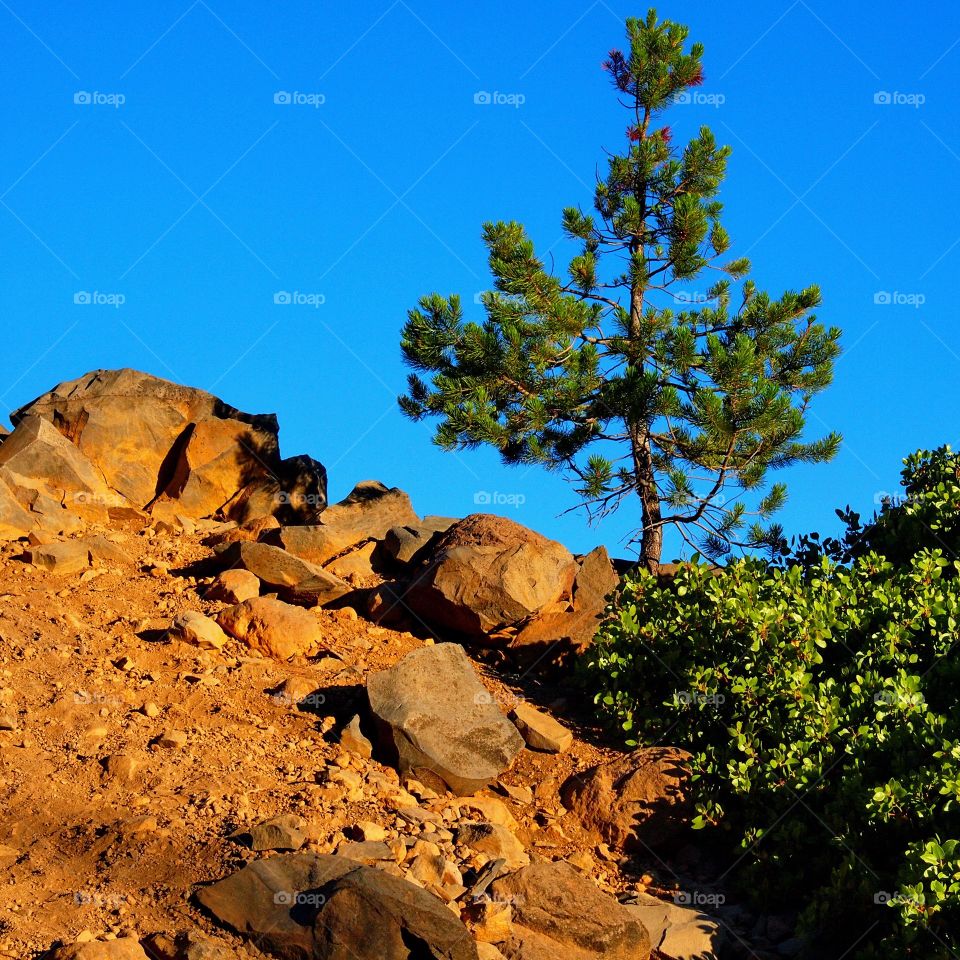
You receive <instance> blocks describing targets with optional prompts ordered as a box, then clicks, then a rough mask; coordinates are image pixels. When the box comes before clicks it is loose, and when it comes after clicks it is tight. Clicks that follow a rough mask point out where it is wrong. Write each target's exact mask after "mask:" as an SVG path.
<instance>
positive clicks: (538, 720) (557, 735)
mask: <svg viewBox="0 0 960 960" xmlns="http://www.w3.org/2000/svg"><path fill="white" fill-rule="evenodd" d="M510 717H511V719H512V720H513V722H514V723H515V724H516V725H517V729H518V730H519V731H520V736H522V737H523V739H524V742H525V743H526V745H527V746H528V747H530V749H531V750H542V751H544V752H545V753H563V752H564V750H568V749H569V748H570V745H571V744H572V743H573V734H572V733H571V732H570V730H568V729H567V728H566V727H565V726H564V725H563V724H562V723H560V722H559V721H558V720H554V719H553V717H551V716H549V715H548V714H546V713H542V712H541V711H540V710H538V709H537V708H536V707H534V706H532V705H531V704H529V703H518V704H517V705H516V706H515V707H514V708H513V710H512V711H511V713H510Z"/></svg>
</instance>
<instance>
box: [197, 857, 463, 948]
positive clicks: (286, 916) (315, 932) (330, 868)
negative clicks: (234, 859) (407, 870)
mask: <svg viewBox="0 0 960 960" xmlns="http://www.w3.org/2000/svg"><path fill="white" fill-rule="evenodd" d="M196 898H197V900H198V901H199V902H200V904H201V905H202V906H203V907H205V908H206V909H207V910H209V911H210V913H212V914H213V915H214V916H215V917H216V918H217V920H219V921H220V922H221V923H223V924H225V925H227V926H228V927H230V928H232V929H233V930H235V931H236V932H237V933H239V934H241V935H242V936H245V937H248V938H249V939H250V940H252V941H253V942H254V943H255V944H256V946H257V948H258V949H259V950H265V951H266V952H268V953H270V954H272V955H273V956H275V957H278V958H280V960H366V958H369V960H420V958H423V960H428V958H433V960H477V948H476V945H475V944H474V942H473V939H472V938H471V936H470V934H469V932H468V931H467V929H466V927H465V926H464V925H463V924H462V923H461V921H460V920H459V919H458V918H457V917H456V916H454V914H453V913H452V912H451V911H450V910H449V909H448V908H447V907H446V906H445V905H444V904H443V902H442V901H441V900H439V899H438V898H437V897H435V896H433V895H432V894H430V893H428V892H427V891H426V890H423V889H422V888H420V887H418V886H416V885H414V884H412V883H410V882H408V881H406V880H402V879H400V878H398V877H394V876H391V875H389V874H387V873H385V872H383V871H381V870H376V869H374V868H372V867H367V866H364V865H362V864H360V863H358V862H357V861H355V860H350V859H348V858H346V857H340V856H329V855H319V854H287V855H282V856H277V857H271V858H270V859H268V860H256V861H254V862H253V863H251V864H249V865H248V866H246V867H244V868H243V869H242V870H240V871H239V872H238V873H235V874H233V875H232V876H229V877H227V878H226V879H224V880H220V881H219V882H217V883H214V884H212V885H211V886H209V887H204V888H202V889H201V890H199V891H198V892H197V894H196Z"/></svg>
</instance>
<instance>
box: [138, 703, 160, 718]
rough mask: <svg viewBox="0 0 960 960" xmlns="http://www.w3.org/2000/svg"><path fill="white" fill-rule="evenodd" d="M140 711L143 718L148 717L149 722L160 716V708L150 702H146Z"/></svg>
mask: <svg viewBox="0 0 960 960" xmlns="http://www.w3.org/2000/svg"><path fill="white" fill-rule="evenodd" d="M142 709H143V714H144V716H146V717H149V718H150V719H151V720H154V719H156V718H157V717H159V716H160V708H159V707H158V706H157V705H156V704H155V703H154V702H153V701H152V700H148V701H147V702H146V703H145V704H144V705H143V708H142Z"/></svg>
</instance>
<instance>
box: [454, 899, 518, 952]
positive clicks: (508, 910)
mask: <svg viewBox="0 0 960 960" xmlns="http://www.w3.org/2000/svg"><path fill="white" fill-rule="evenodd" d="M462 916H463V921H464V923H466V925H467V927H468V928H469V930H470V932H471V933H472V934H473V937H474V939H475V940H479V941H480V942H482V943H505V942H506V941H507V940H509V939H510V937H511V936H512V935H513V908H512V907H511V906H510V904H509V903H500V902H497V901H496V900H490V899H489V898H483V899H480V900H475V901H474V902H472V903H469V904H468V905H467V906H466V907H465V908H464V911H463V914H462Z"/></svg>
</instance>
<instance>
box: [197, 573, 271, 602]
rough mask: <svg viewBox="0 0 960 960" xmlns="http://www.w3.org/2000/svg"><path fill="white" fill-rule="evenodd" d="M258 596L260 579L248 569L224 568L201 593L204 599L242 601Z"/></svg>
mask: <svg viewBox="0 0 960 960" xmlns="http://www.w3.org/2000/svg"><path fill="white" fill-rule="evenodd" d="M259 596H260V580H259V579H258V577H257V576H256V575H255V574H253V573H251V572H250V571H249V570H224V571H223V573H221V574H220V575H219V576H218V577H217V578H216V579H215V580H214V581H213V583H212V584H211V585H210V588H209V589H208V590H207V592H206V593H204V595H203V599H204V600H219V601H220V602H222V603H243V602H244V600H251V599H253V597H259Z"/></svg>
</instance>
